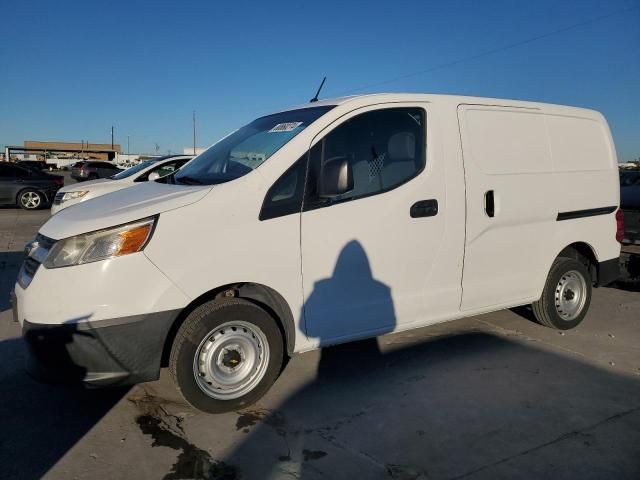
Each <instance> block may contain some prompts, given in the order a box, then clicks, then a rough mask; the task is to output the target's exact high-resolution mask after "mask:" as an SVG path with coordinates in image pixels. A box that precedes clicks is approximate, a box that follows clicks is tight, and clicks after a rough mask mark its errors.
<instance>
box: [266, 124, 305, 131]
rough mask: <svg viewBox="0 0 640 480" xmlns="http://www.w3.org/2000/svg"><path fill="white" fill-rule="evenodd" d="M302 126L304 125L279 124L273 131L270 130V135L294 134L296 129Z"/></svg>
mask: <svg viewBox="0 0 640 480" xmlns="http://www.w3.org/2000/svg"><path fill="white" fill-rule="evenodd" d="M300 125H302V122H287V123H279V124H277V125H276V126H275V127H273V128H272V129H271V130H269V133H276V132H292V131H294V130H295V129H296V128H298V127H299V126H300Z"/></svg>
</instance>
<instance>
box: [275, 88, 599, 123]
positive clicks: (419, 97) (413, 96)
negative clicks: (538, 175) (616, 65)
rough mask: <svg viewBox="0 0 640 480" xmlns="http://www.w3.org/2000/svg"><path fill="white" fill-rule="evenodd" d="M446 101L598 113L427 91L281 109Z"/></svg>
mask: <svg viewBox="0 0 640 480" xmlns="http://www.w3.org/2000/svg"><path fill="white" fill-rule="evenodd" d="M416 101H419V102H436V101H437V102H447V103H457V104H480V105H496V106H510V107H516V108H530V109H536V110H540V109H542V108H544V109H545V110H547V111H550V110H552V111H553V110H555V111H559V110H562V111H564V112H565V113H566V112H567V111H568V110H572V111H573V113H574V114H577V113H580V114H581V116H584V115H585V114H587V115H588V116H589V117H593V116H594V114H596V115H600V114H599V113H598V112H596V111H595V110H590V109H587V108H581V107H573V106H567V105H560V104H553V103H543V102H533V101H526V100H513V99H504V98H490V97H472V96H465V95H448V94H428V93H368V94H363V95H350V96H345V97H334V98H327V99H323V100H318V101H317V102H313V103H305V104H302V105H295V106H292V107H291V108H285V109H283V110H281V111H289V110H298V109H301V108H313V107H320V106H327V105H331V106H338V105H345V104H352V105H354V106H367V105H373V104H376V103H391V102H416Z"/></svg>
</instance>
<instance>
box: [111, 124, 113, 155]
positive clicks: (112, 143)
mask: <svg viewBox="0 0 640 480" xmlns="http://www.w3.org/2000/svg"><path fill="white" fill-rule="evenodd" d="M111 150H113V125H111Z"/></svg>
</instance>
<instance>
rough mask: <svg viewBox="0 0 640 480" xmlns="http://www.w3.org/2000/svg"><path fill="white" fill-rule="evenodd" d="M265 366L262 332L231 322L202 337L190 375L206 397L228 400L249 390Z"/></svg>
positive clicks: (264, 371) (267, 345)
mask: <svg viewBox="0 0 640 480" xmlns="http://www.w3.org/2000/svg"><path fill="white" fill-rule="evenodd" d="M268 364H269V344H268V343H267V337H266V336H265V334H264V333H263V332H262V330H260V329H259V328H258V327H256V326H255V325H253V324H250V323H247V322H243V321H233V322H228V323H225V324H223V325H221V326H219V327H217V328H216V329H214V330H212V331H211V332H209V333H208V334H207V335H205V337H204V339H203V340H202V342H200V345H199V346H198V349H197V350H196V354H195V358H194V361H193V374H194V377H195V379H196V383H197V384H198V387H200V389H201V390H202V391H203V392H204V393H205V394H206V395H208V396H210V397H212V398H215V399H218V400H232V399H234V398H238V397H241V396H243V395H246V394H247V393H249V392H250V391H251V390H253V389H254V388H255V387H256V385H257V384H258V383H260V380H262V378H263V377H264V375H265V373H266V371H267V366H268Z"/></svg>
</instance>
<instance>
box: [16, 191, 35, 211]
mask: <svg viewBox="0 0 640 480" xmlns="http://www.w3.org/2000/svg"><path fill="white" fill-rule="evenodd" d="M20 203H22V205H23V206H24V207H25V208H38V206H39V205H40V195H38V194H37V193H35V192H25V193H23V194H22V195H21V196H20Z"/></svg>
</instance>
